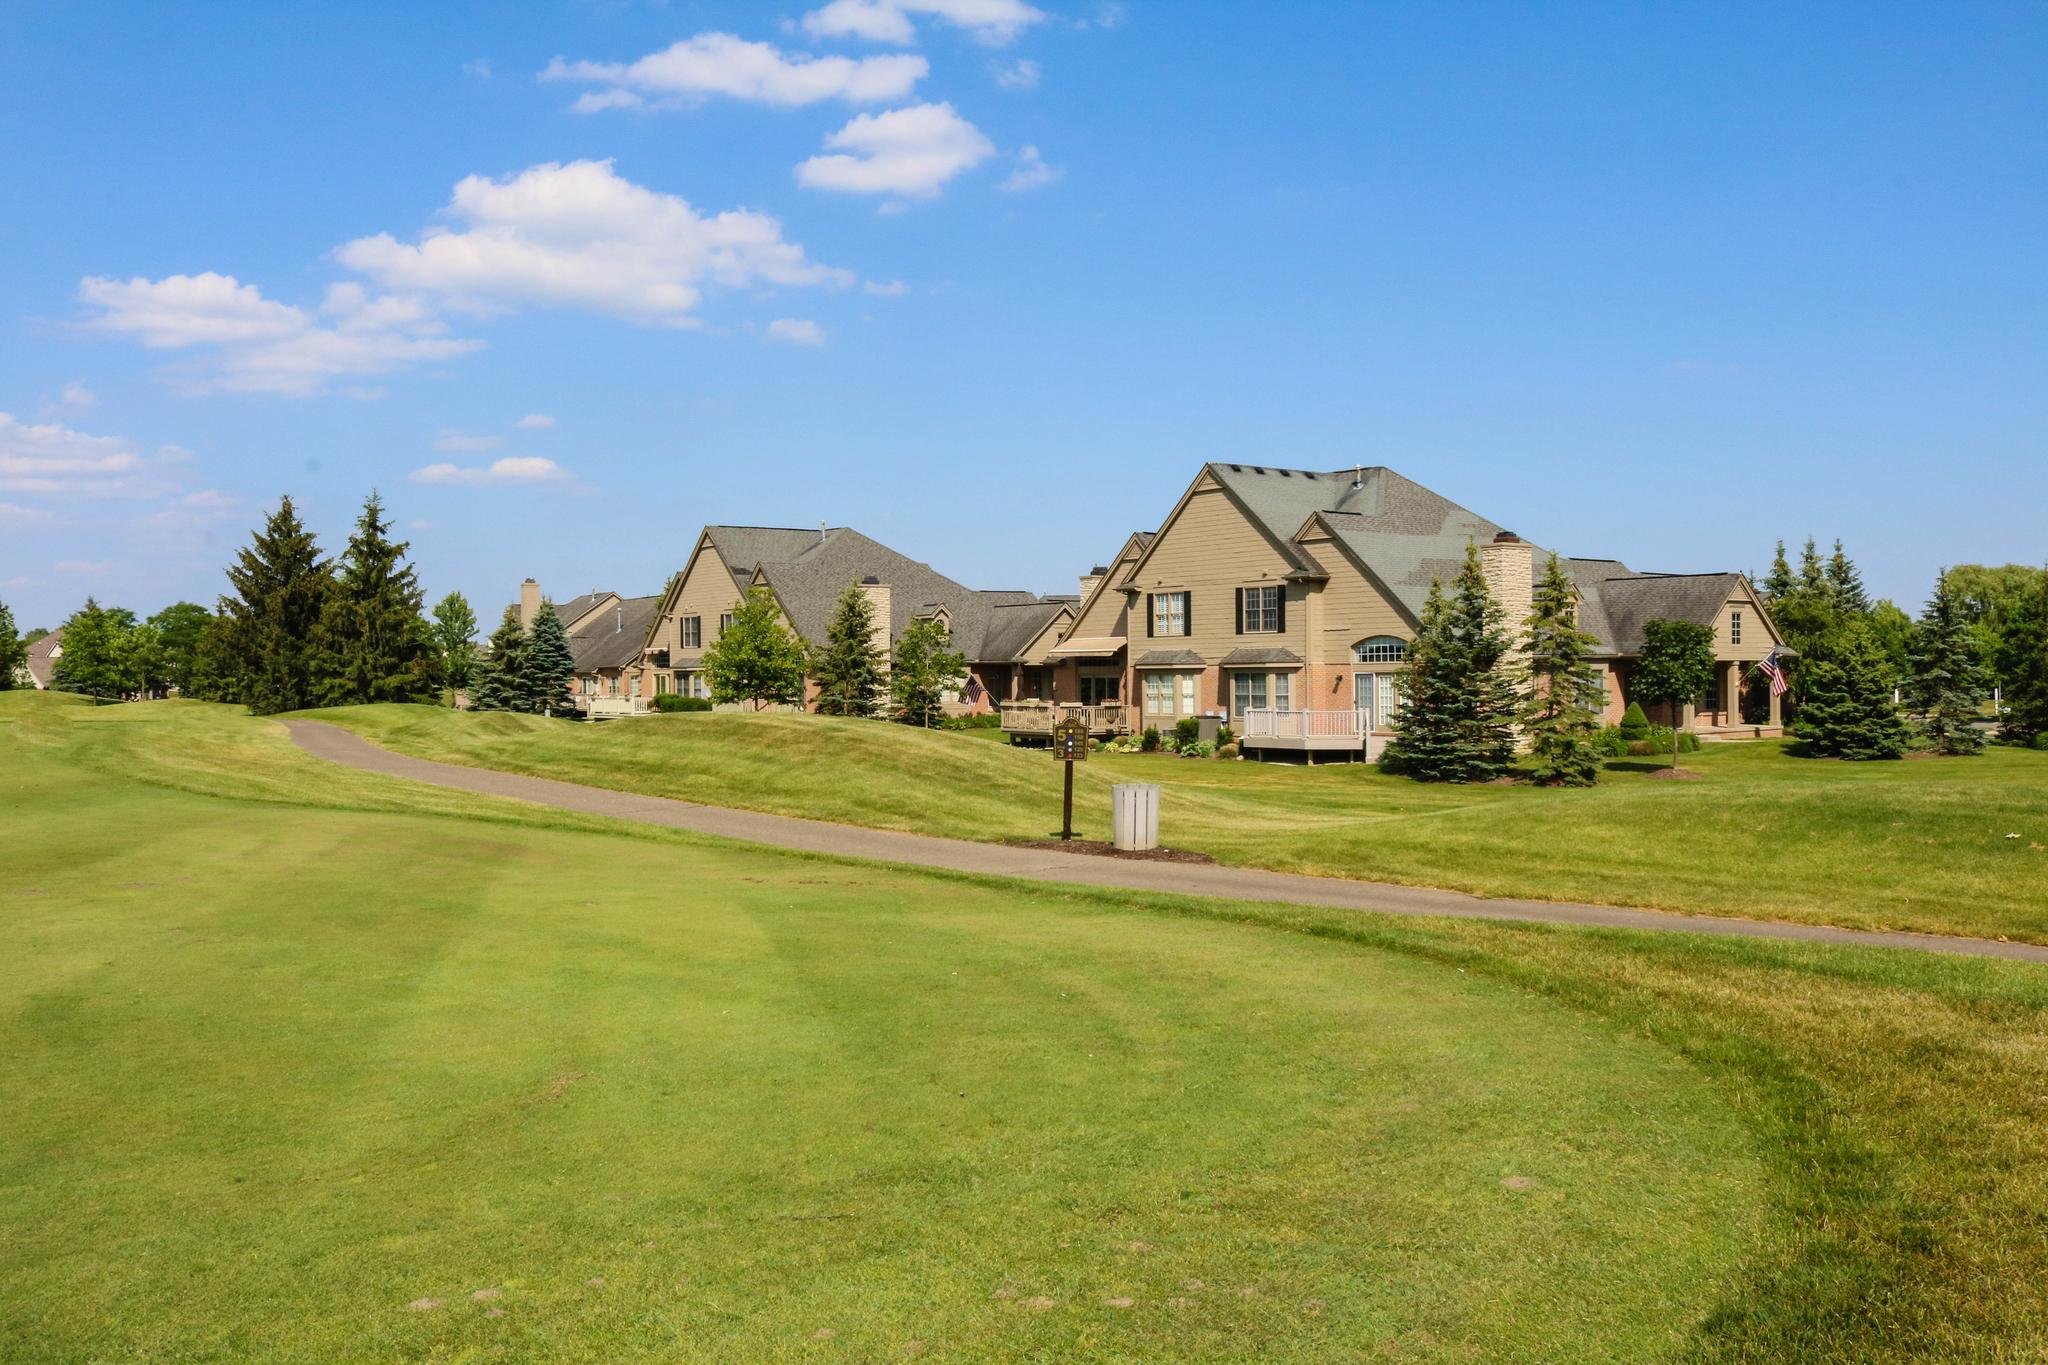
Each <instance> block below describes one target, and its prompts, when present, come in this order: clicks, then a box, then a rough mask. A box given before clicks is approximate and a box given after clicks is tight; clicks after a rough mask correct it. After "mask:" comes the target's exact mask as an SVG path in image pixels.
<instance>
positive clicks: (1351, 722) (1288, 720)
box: [1244, 707, 1365, 740]
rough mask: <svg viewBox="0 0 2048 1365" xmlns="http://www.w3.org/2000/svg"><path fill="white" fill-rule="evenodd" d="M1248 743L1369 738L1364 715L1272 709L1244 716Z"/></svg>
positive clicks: (1250, 712)
mask: <svg viewBox="0 0 2048 1365" xmlns="http://www.w3.org/2000/svg"><path fill="white" fill-rule="evenodd" d="M1244 737H1245V738H1246V739H1346V740H1360V739H1363V738H1365V713H1364V712H1362V711H1351V710H1345V711H1276V710H1273V709H1272V708H1270V707H1267V708H1262V709H1257V710H1250V711H1246V712H1245V713H1244Z"/></svg>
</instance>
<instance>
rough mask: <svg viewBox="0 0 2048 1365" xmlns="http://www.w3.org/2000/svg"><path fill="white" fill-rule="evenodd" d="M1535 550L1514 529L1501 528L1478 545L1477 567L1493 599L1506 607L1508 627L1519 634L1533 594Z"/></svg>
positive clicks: (1534, 589)
mask: <svg viewBox="0 0 2048 1365" xmlns="http://www.w3.org/2000/svg"><path fill="white" fill-rule="evenodd" d="M1534 559H1535V551H1534V550H1533V549H1532V548H1531V547H1530V545H1529V542H1528V541H1526V540H1523V539H1522V538H1521V537H1520V536H1518V535H1516V534H1515V533H1514V532H1513V531H1502V532H1501V533H1500V534H1499V535H1497V536H1495V537H1494V538H1493V541H1492V543H1491V544H1488V545H1482V546H1480V547H1479V568H1480V571H1481V572H1482V573H1484V574H1485V575H1486V586H1487V588H1488V590H1489V591H1491V592H1492V593H1493V598H1494V600H1495V601H1496V602H1498V603H1500V604H1501V606H1502V607H1504V608H1505V609H1506V610H1507V614H1508V619H1507V628H1508V633H1509V634H1511V635H1520V634H1521V631H1522V623H1523V622H1524V621H1525V620H1527V619H1528V616H1529V608H1530V605H1531V603H1532V602H1533V601H1534V600H1535V596H1536V566H1535V562H1534Z"/></svg>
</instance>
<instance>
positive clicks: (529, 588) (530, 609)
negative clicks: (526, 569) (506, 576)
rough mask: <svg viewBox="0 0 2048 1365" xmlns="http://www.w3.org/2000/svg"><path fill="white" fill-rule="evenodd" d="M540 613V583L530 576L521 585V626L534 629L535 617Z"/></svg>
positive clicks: (522, 628) (521, 627)
mask: <svg viewBox="0 0 2048 1365" xmlns="http://www.w3.org/2000/svg"><path fill="white" fill-rule="evenodd" d="M538 615H540V584H539V583H538V582H536V581H535V580H533V579H531V578H529V579H527V580H526V581H525V582H524V583H521V584H520V585H519V628H520V629H521V630H532V629H533V618H534V617H536V616H538Z"/></svg>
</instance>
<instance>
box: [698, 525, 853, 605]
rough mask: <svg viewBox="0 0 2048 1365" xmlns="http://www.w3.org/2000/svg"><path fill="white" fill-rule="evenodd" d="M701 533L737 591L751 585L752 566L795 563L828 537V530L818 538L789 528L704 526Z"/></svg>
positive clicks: (817, 535) (818, 534) (818, 535)
mask: <svg viewBox="0 0 2048 1365" xmlns="http://www.w3.org/2000/svg"><path fill="white" fill-rule="evenodd" d="M704 533H705V534H706V535H708V536H710V537H711V548H712V549H713V550H714V551H716V552H717V554H718V558H719V559H720V560H721V561H722V562H723V563H724V564H725V568H726V572H727V573H730V574H731V575H732V581H733V585H734V586H735V587H737V588H739V589H740V590H741V591H745V590H746V586H747V584H749V583H751V582H753V581H754V566H755V565H756V564H763V563H768V564H779V563H782V562H783V561H784V560H790V559H795V558H797V557H798V556H800V555H801V554H803V553H804V551H806V550H808V549H810V548H812V547H813V546H815V545H817V544H818V543H819V542H820V541H821V540H823V539H828V538H829V537H830V535H831V532H830V531H829V530H827V531H825V532H824V533H822V534H821V533H820V532H817V531H804V530H798V529H796V528H794V527H790V526H706V527H705V528H704Z"/></svg>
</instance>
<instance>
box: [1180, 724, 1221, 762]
mask: <svg viewBox="0 0 2048 1365" xmlns="http://www.w3.org/2000/svg"><path fill="white" fill-rule="evenodd" d="M1175 728H1176V729H1178V728H1179V727H1178V726H1176V727H1175ZM1215 752H1216V746H1215V745H1213V744H1211V743H1210V742H1209V741H1208V740H1206V739H1195V740H1189V741H1188V742H1187V743H1185V744H1183V745H1181V746H1180V756H1181V757H1182V758H1207V757H1209V756H1210V755H1211V754H1213V753H1215Z"/></svg>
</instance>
